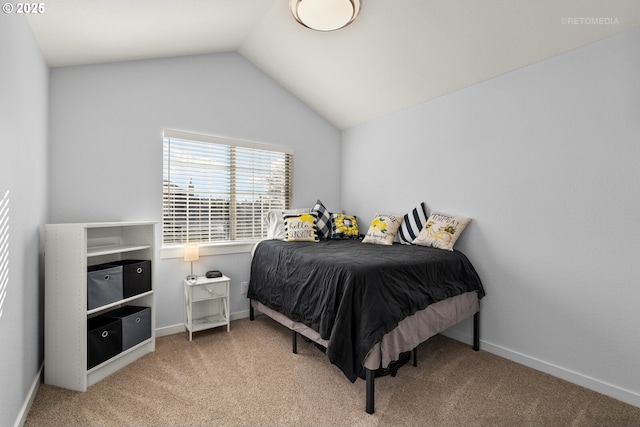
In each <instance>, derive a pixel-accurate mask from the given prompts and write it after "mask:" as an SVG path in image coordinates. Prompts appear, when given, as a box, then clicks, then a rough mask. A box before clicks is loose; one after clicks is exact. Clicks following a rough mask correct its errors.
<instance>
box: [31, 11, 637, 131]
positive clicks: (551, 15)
mask: <svg viewBox="0 0 640 427" xmlns="http://www.w3.org/2000/svg"><path fill="white" fill-rule="evenodd" d="M362 3H363V6H362V11H361V13H360V15H359V16H358V18H357V19H356V21H355V22H354V23H352V24H351V25H349V26H348V27H345V28H343V29H341V30H338V31H334V32H327V33H325V32H316V31H313V30H309V29H307V28H305V27H303V26H301V25H299V24H298V23H297V22H296V21H295V20H294V19H293V18H292V16H291V14H290V12H289V0H108V1H107V0H47V1H46V2H45V3H44V5H45V10H44V12H43V13H41V14H34V15H29V16H28V19H29V22H30V24H31V27H32V28H33V32H34V34H35V36H36V39H37V41H38V43H39V45H40V47H41V49H42V52H43V55H44V58H45V60H46V61H47V63H48V65H49V66H50V67H63V66H70V65H80V64H95V63H103V62H113V61H126V60H135V59H146V58H161V57H171V56H182V55H192V54H201V53H213V52H230V51H236V52H238V53H239V54H240V55H242V56H243V57H245V58H246V59H247V60H249V61H250V62H252V63H253V64H255V65H256V66H257V67H258V68H260V69H261V70H262V71H263V72H265V73H266V74H267V75H269V76H270V77H271V78H273V79H274V80H275V81H277V82H278V83H280V84H281V85H282V86H283V87H285V88H287V89H288V90H289V91H290V92H292V93H293V94H294V95H296V96H297V97H298V98H300V99H301V100H302V101H304V102H305V103H306V104H307V105H309V106H310V107H311V108H313V109H314V110H316V111H317V112H318V113H319V114H320V115H322V116H323V117H325V118H326V119H327V120H329V121H330V122H331V123H333V124H334V125H335V126H336V127H338V128H339V129H347V128H349V127H352V126H355V125H358V124H360V123H364V122H366V121H368V120H371V119H374V118H377V117H381V116H384V115H386V114H390V113H393V112H395V111H398V110H401V109H403V108H406V107H409V106H412V105H416V104H419V103H422V102H424V101H427V100H430V99H433V98H436V97H439V96H442V95H444V94H447V93H450V92H452V91H456V90H459V89H461V88H464V87H466V86H470V85H473V84H475V83H478V82H481V81H484V80H487V79H491V78H493V77H495V76H498V75H500V74H504V73H507V72H509V71H512V70H515V69H518V68H521V67H524V66H527V65H529V64H532V63H535V62H537V61H541V60H544V59H546V58H549V57H552V56H554V55H557V54H560V53H562V52H566V51H569V50H571V49H575V48H577V47H580V46H584V45H586V44H589V43H592V42H594V41H596V40H599V39H602V38H605V37H608V36H610V35H613V34H616V33H620V32H622V31H625V30H627V29H630V28H632V27H636V26H639V25H640V0H362ZM594 60H597V58H594Z"/></svg>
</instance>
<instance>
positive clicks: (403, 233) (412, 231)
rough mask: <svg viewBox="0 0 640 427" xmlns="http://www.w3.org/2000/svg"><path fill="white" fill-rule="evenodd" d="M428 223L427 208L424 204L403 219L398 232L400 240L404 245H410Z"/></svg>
mask: <svg viewBox="0 0 640 427" xmlns="http://www.w3.org/2000/svg"><path fill="white" fill-rule="evenodd" d="M426 223H427V208H426V206H425V205H424V202H422V203H420V204H419V205H418V206H417V207H416V208H415V209H413V210H412V211H411V212H409V213H408V214H406V215H405V216H404V217H403V221H402V225H401V226H400V230H399V231H398V240H400V243H402V244H403V245H410V244H411V242H413V241H414V239H415V238H416V237H418V235H419V234H420V231H421V230H422V229H423V228H424V226H425V224H426Z"/></svg>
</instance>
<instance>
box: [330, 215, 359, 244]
mask: <svg viewBox="0 0 640 427" xmlns="http://www.w3.org/2000/svg"><path fill="white" fill-rule="evenodd" d="M357 237H358V221H357V219H356V217H355V215H345V214H341V213H334V214H331V238H332V239H355V238H357Z"/></svg>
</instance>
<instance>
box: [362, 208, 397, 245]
mask: <svg viewBox="0 0 640 427" xmlns="http://www.w3.org/2000/svg"><path fill="white" fill-rule="evenodd" d="M401 224H402V217H401V216H397V215H383V214H376V216H375V217H374V218H373V221H371V225H370V226H369V231H367V234H366V235H365V236H364V239H363V240H362V243H373V244H376V245H393V241H394V239H395V237H396V233H397V232H398V228H400V225H401Z"/></svg>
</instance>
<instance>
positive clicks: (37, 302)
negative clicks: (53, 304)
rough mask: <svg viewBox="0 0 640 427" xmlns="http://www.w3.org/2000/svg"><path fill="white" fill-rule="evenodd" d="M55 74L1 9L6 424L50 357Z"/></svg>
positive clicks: (18, 22) (0, 389) (2, 419)
mask: <svg viewBox="0 0 640 427" xmlns="http://www.w3.org/2000/svg"><path fill="white" fill-rule="evenodd" d="M48 75H49V71H48V69H47V67H46V65H45V63H44V60H43V59H42V55H41V54H40V50H39V48H38V46H37V45H36V42H35V38H34V36H33V34H32V32H31V28H30V27H29V24H28V23H27V20H26V19H25V18H24V17H23V16H21V15H15V14H12V15H7V14H4V13H3V14H0V135H1V138H0V199H2V198H3V197H4V195H5V194H6V192H7V191H9V249H8V254H9V256H8V260H9V262H8V266H9V268H8V271H9V275H8V282H7V285H6V288H5V289H4V290H3V289H0V301H2V298H3V297H4V301H3V302H2V303H1V304H2V306H1V307H0V311H1V312H2V314H1V315H0V408H1V409H0V425H2V426H11V425H14V424H15V423H16V422H17V421H19V419H20V418H21V416H22V415H21V408H22V406H23V403H24V402H25V400H26V399H27V398H28V394H29V390H30V388H31V387H32V385H33V384H34V381H35V380H36V378H37V376H38V372H39V369H40V366H41V364H42V357H43V355H42V351H43V340H42V335H43V331H42V313H43V312H42V309H43V303H42V302H43V301H42V298H43V292H42V273H43V268H42V267H43V264H42V258H41V249H42V247H43V244H42V237H43V228H42V225H43V224H44V223H45V221H46V205H47V203H46V177H47V175H46V174H47V161H46V155H47V146H46V142H47V90H48V88H47V86H48ZM2 273H3V272H1V271H0V276H1V274H2ZM0 283H2V281H1V280H0ZM3 292H6V293H5V294H4V295H2V293H3Z"/></svg>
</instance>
